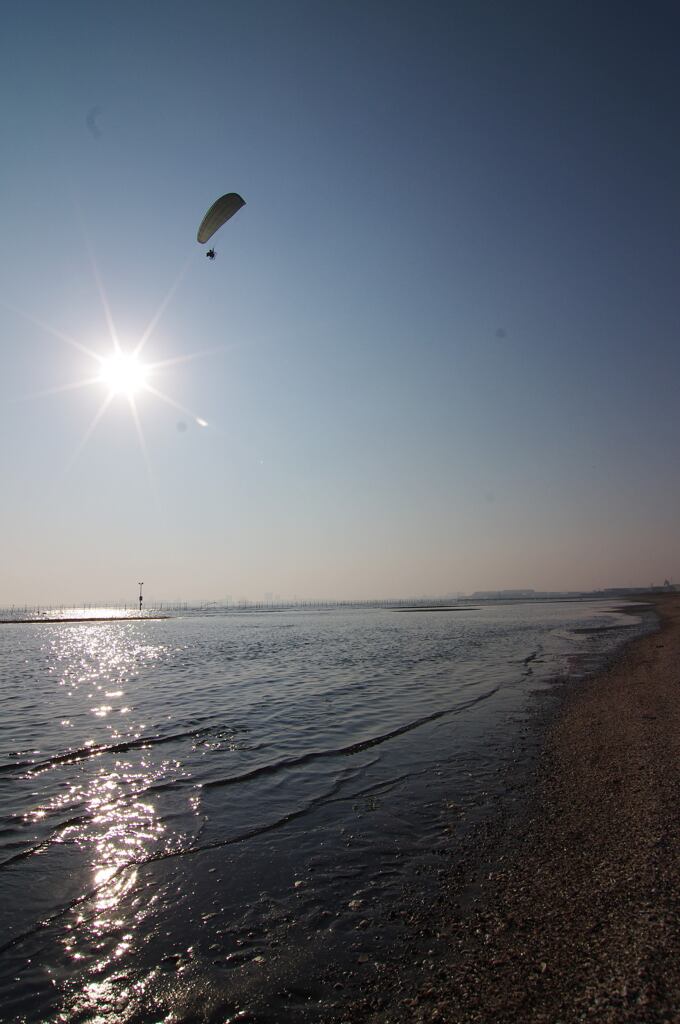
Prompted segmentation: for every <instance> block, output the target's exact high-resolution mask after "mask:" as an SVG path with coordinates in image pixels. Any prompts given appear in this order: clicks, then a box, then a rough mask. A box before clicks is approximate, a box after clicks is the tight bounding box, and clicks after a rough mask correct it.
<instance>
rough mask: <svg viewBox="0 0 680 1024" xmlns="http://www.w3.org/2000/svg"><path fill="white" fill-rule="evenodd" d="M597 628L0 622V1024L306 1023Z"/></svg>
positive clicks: (612, 633) (587, 651) (553, 621)
mask: <svg viewBox="0 0 680 1024" xmlns="http://www.w3.org/2000/svg"><path fill="white" fill-rule="evenodd" d="M614 609H615V606H614V605H606V604H604V603H602V602H577V603H568V602H563V603H559V602H555V603H541V604H538V603H527V604H508V605H484V606H482V607H478V608H467V609H465V610H460V611H418V612H409V611H397V610H387V609H383V610H380V609H372V610H337V611H334V610H326V611H319V612H312V611H304V612H303V611H288V612H285V611H281V612H271V613H256V612H242V613H238V612H229V613H226V614H223V615H213V616H201V615H190V614H188V615H183V616H181V617H177V618H173V619H168V620H163V621H130V622H110V623H80V624H79V623H60V624H45V623H42V624H35V625H33V624H29V625H25V624H11V625H2V626H0V680H1V682H0V723H1V727H2V728H1V738H0V907H1V908H2V915H1V918H2V931H1V933H0V1019H2V1020H3V1021H52V1020H54V1021H69V1022H72V1021H73V1022H78V1021H97V1022H106V1024H113V1022H125V1021H128V1022H133V1021H138V1022H141V1021H167V1022H171V1021H189V1020H203V1019H206V1020H215V1021H221V1022H226V1021H236V1020H246V1019H249V1020H258V1021H259V1020H263V1021H264V1020H266V1021H283V1020H288V1019H290V1020H295V1019H303V1018H304V1019H312V1017H313V1011H316V1012H317V1013H318V1014H319V1017H320V1018H323V1012H324V1005H325V1002H324V1001H325V1000H329V999H330V996H329V995H328V994H327V993H326V991H325V990H324V986H323V984H321V982H320V981H319V979H320V978H322V977H324V972H326V971H327V970H328V968H329V965H333V964H338V963H340V964H342V963H348V964H354V963H359V964H361V963H365V962H367V961H369V960H372V959H375V958H376V957H378V958H379V957H382V958H383V959H384V958H385V957H386V956H389V939H390V936H389V930H386V929H385V928H384V927H381V928H380V929H377V928H375V927H373V925H374V923H375V922H376V921H377V920H381V921H384V920H385V918H386V916H387V917H389V914H387V915H386V909H387V908H389V907H390V906H394V907H395V908H398V907H399V901H400V898H401V895H402V894H403V891H404V888H405V887H407V888H408V889H409V891H411V892H413V891H414V887H415V888H416V889H417V887H418V886H422V887H423V898H426V897H427V885H428V884H431V878H432V870H430V871H429V873H428V870H424V869H425V868H428V866H429V868H432V865H433V864H434V863H441V856H442V855H443V854H444V853H445V854H446V855H447V856H448V857H449V858H450V857H451V856H453V857H455V854H456V849H457V845H458V844H460V842H461V840H462V837H463V836H464V835H465V834H466V830H468V829H469V828H470V825H471V823H475V822H478V821H479V820H480V815H483V814H485V813H493V807H494V801H495V800H496V799H497V797H498V795H499V794H500V793H503V794H506V795H507V793H508V792H511V790H512V785H513V780H514V779H515V777H516V774H517V766H518V763H520V762H521V757H522V750H523V746H524V745H525V744H526V742H527V740H526V736H527V729H528V726H527V721H528V720H530V719H531V713H532V708H534V707H535V706H536V702H537V701H539V700H540V699H546V698H547V699H548V700H550V695H551V694H554V692H555V689H556V688H555V684H554V680H555V679H557V678H559V679H562V680H564V678H565V676H569V674H571V676H573V675H574V674H579V673H580V672H583V671H584V668H587V667H590V666H591V664H592V659H593V657H598V656H601V655H602V654H603V652H607V651H609V650H612V649H613V648H614V647H615V646H616V645H617V644H620V643H622V642H623V640H624V639H630V638H631V636H632V635H633V634H634V633H638V632H641V631H644V630H645V629H648V628H650V623H649V621H645V619H644V617H643V618H640V617H634V616H633V617H631V616H630V615H622V614H620V613H619V612H617V611H616V610H614ZM599 627H608V628H606V629H605V630H602V629H601V628H599ZM580 630H583V631H582V632H580ZM518 759H519V762H518ZM437 858H439V861H438V860H437ZM435 874H436V872H435ZM427 879H429V880H430V881H429V882H428V881H427ZM393 916H394V915H393ZM332 995H333V996H334V997H335V996H337V992H333V993H332ZM310 1015H311V1016H310Z"/></svg>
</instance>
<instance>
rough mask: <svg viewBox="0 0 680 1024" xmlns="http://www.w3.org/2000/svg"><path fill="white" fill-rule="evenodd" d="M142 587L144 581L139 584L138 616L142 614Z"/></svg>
mask: <svg viewBox="0 0 680 1024" xmlns="http://www.w3.org/2000/svg"><path fill="white" fill-rule="evenodd" d="M143 586H144V580H142V582H141V583H140V584H139V614H140V615H141V614H142V587H143Z"/></svg>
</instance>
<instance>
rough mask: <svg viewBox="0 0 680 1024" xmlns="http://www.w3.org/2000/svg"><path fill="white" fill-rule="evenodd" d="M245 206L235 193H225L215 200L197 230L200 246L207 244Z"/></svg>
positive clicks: (244, 202)
mask: <svg viewBox="0 0 680 1024" xmlns="http://www.w3.org/2000/svg"><path fill="white" fill-rule="evenodd" d="M245 205H246V201H245V199H242V198H241V196H240V195H239V194H238V193H237V192H227V194H226V195H225V196H221V197H220V199H217V200H216V201H215V202H214V203H213V204H212V206H211V207H210V209H209V210H208V212H207V213H206V215H205V217H204V218H203V220H202V221H201V226H200V228H199V229H198V234H197V236H196V238H197V239H198V241H199V242H200V243H201V245H202V244H203V243H204V242H207V241H208V239H209V238H212V236H213V235H214V234H215V232H216V231H217V229H218V228H221V227H222V225H223V224H225V223H226V222H227V221H228V220H229V218H230V217H233V216H234V214H235V213H238V211H239V210H240V209H241V207H242V206H245Z"/></svg>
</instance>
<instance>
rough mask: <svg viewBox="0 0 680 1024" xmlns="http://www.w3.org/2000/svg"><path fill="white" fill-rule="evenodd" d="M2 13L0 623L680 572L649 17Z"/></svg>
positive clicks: (34, 9) (667, 132)
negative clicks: (235, 196) (41, 607)
mask: <svg viewBox="0 0 680 1024" xmlns="http://www.w3.org/2000/svg"><path fill="white" fill-rule="evenodd" d="M3 15H4V22H3V24H4V32H3V38H2V40H1V41H0V82H1V83H2V89H1V90H0V111H1V113H2V119H3V123H4V126H5V141H6V147H5V154H4V166H3V186H4V187H3V189H2V193H1V197H0V210H1V214H2V225H3V238H4V241H5V244H4V246H3V249H2V253H1V254H0V354H1V356H2V366H3V371H2V373H1V374H0V429H2V435H3V437H4V439H5V443H4V445H3V448H2V483H3V490H2V493H3V499H4V500H3V502H2V507H1V509H0V516H1V522H0V529H1V530H2V540H3V557H2V572H1V573H0V606H8V605H10V604H17V605H21V604H24V603H28V604H37V603H40V604H60V603H64V604H72V603H76V604H77V603H82V602H83V601H96V600H99V599H100V598H103V597H108V598H110V599H112V600H117V599H124V598H125V597H126V596H127V598H128V600H129V601H130V602H131V603H132V602H134V600H135V597H136V594H137V581H138V580H144V581H145V594H146V593H148V594H149V596H150V598H154V599H155V600H173V599H177V598H182V599H184V600H188V601H191V600H196V599H203V600H217V601H221V600H223V599H224V598H225V597H226V596H227V595H231V597H232V598H233V599H234V600H240V599H241V598H242V597H244V598H247V599H249V600H253V601H257V600H262V599H263V598H264V596H265V595H266V594H272V595H280V596H281V597H283V598H286V599H290V598H292V597H293V596H297V597H298V598H300V599H304V598H319V597H326V598H328V599H331V598H335V599H341V600H342V599H348V600H353V599H363V598H365V599H373V598H389V597H409V596H414V595H420V594H430V595H446V594H450V593H454V592H462V593H468V594H470V593H472V592H474V591H476V590H502V589H520V588H533V589H536V590H546V591H569V590H583V591H589V590H596V589H601V588H606V587H626V586H631V587H635V586H647V585H649V583H650V582H654V583H657V584H661V583H663V581H664V579H665V578H669V579H675V578H677V577H679V573H678V566H679V565H680V545H679V543H678V529H677V519H678V508H680V474H679V473H678V468H677V467H678V437H679V436H680V403H678V400H677V389H678V388H677V386H678V379H679V371H680V349H679V346H678V335H679V328H680V308H679V306H678V299H677V296H678V295H679V294H680V280H679V278H680V258H679V257H680V194H679V188H678V182H680V143H679V142H678V131H677V126H678V120H679V116H680V70H679V68H678V62H677V52H678V44H679V43H680V11H679V10H678V8H677V7H676V6H675V5H673V4H670V3H665V2H662V0H657V2H652V3H650V4H647V5H645V6H644V8H643V7H624V6H622V5H620V4H613V3H602V4H597V5H592V4H586V3H584V2H576V3H573V2H571V3H566V2H556V3H553V4H550V5H545V4H540V3H533V2H532V3H520V4H517V5H513V7H512V9H510V8H507V9H506V8H504V7H502V6H501V5H498V4H496V3H492V2H484V0H482V2H460V3H457V2H454V3H451V4H440V3H438V2H425V3H423V4H417V5H416V4H415V3H406V2H403V0H397V2H395V3H389V4H388V3H386V2H382V0H381V2H375V0H368V2H364V3H361V4H359V3H354V2H348V3H343V4H338V3H335V2H327V0H314V2H313V0H296V2H292V0H281V2H280V3H274V2H264V0H248V2H245V0H233V2H230V3H229V4H228V5H227V4H224V3H219V2H217V0H197V2H196V3H193V4H191V5H187V4H186V3H183V2H178V0H167V2H163V3H160V2H149V3H145V4H144V5H137V4H133V3H131V2H129V0H120V2H115V3H113V2H108V0H104V2H101V3H98V4H96V5H93V4H91V3H86V2H82V0H73V2H70V3H68V4H59V5H57V4H53V3H50V2H47V0H27V2H25V3H23V4H21V5H19V4H15V5H9V6H7V7H6V9H5V10H4V11H3ZM229 191H237V192H239V193H241V195H243V197H244V198H245V200H246V206H245V207H244V208H243V209H242V210H241V211H239V212H238V214H237V215H236V216H235V217H234V218H233V220H231V221H230V222H229V223H228V224H227V225H225V226H224V228H222V229H221V231H220V232H219V233H218V234H217V235H216V236H215V237H214V239H213V240H212V241H214V244H215V248H216V250H217V259H216V260H215V261H214V263H211V262H210V261H208V260H206V259H205V247H202V246H199V245H198V244H197V242H196V230H197V227H198V224H199V222H200V220H201V218H202V216H203V214H204V213H205V211H206V209H207V208H208V207H209V206H210V204H211V203H212V202H213V200H214V199H216V198H217V197H218V196H219V195H221V194H222V193H225V192H229ZM115 339H118V343H119V344H120V346H121V348H123V349H125V350H129V349H133V348H134V347H135V346H136V345H137V344H138V343H139V342H140V339H145V343H144V346H143V351H142V352H141V353H140V358H141V359H143V361H144V362H145V363H149V364H163V365H157V367H156V369H155V370H153V369H152V370H150V371H149V377H148V383H149V384H150V385H151V387H152V388H153V391H147V390H144V388H143V387H141V388H140V390H139V391H138V392H137V393H136V394H135V395H134V398H133V399H132V401H131V400H129V398H128V396H127V395H126V394H116V395H114V396H113V397H112V398H111V397H110V394H109V392H110V389H111V381H110V379H108V380H97V379H96V378H97V377H98V376H99V375H100V371H101V366H100V363H99V360H98V359H96V358H93V353H94V354H97V355H98V356H100V357H106V356H108V355H110V354H111V353H112V351H113V350H114V347H115V343H116V342H115ZM194 356H195V358H194ZM188 357H191V358H188ZM74 385H78V386H74Z"/></svg>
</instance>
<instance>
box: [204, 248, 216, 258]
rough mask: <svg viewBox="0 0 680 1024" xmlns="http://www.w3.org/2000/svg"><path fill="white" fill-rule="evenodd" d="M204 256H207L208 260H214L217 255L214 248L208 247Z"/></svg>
mask: <svg viewBox="0 0 680 1024" xmlns="http://www.w3.org/2000/svg"><path fill="white" fill-rule="evenodd" d="M206 256H207V257H208V259H209V260H214V259H215V257H216V256H217V253H216V252H215V250H214V249H208V251H207V253H206Z"/></svg>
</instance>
